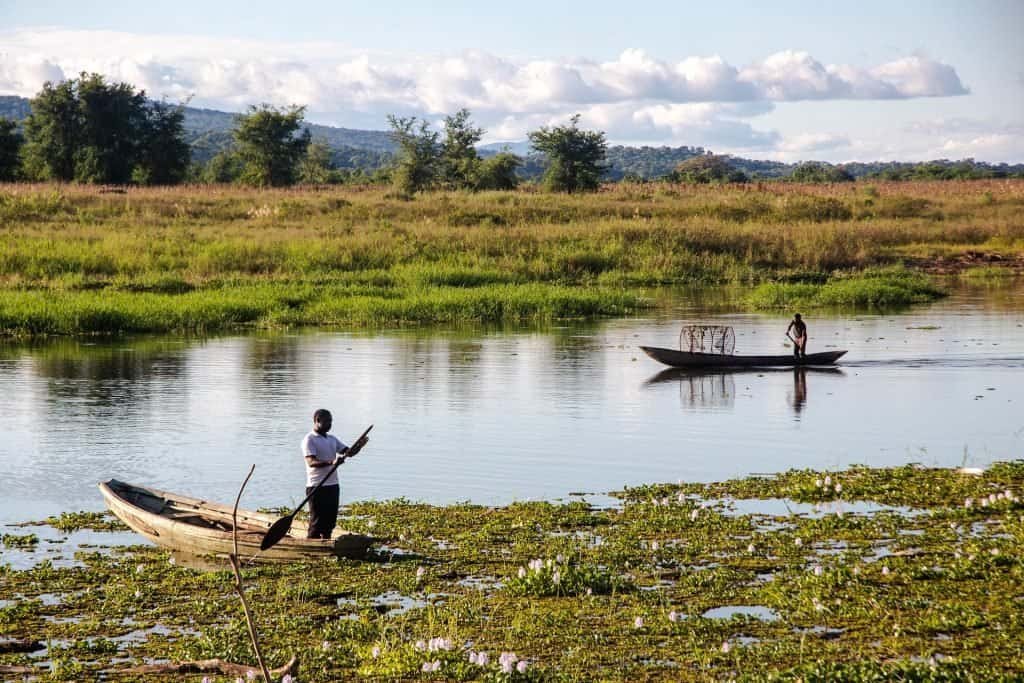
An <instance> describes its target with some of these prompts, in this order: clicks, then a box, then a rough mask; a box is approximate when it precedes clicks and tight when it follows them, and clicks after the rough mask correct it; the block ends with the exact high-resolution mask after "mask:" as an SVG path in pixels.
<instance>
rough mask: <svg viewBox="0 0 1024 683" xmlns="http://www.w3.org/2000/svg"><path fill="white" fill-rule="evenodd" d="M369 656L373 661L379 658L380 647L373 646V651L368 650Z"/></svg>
mask: <svg viewBox="0 0 1024 683" xmlns="http://www.w3.org/2000/svg"><path fill="white" fill-rule="evenodd" d="M370 656H371V657H373V658H374V659H377V658H378V657H380V647H378V646H376V645H374V646H373V649H372V650H370Z"/></svg>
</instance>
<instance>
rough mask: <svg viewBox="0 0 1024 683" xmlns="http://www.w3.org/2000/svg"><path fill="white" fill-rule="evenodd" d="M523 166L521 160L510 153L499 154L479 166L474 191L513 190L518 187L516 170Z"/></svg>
mask: <svg viewBox="0 0 1024 683" xmlns="http://www.w3.org/2000/svg"><path fill="white" fill-rule="evenodd" d="M522 165H523V160H522V159H520V158H519V157H517V156H516V155H515V154H512V153H511V152H501V153H499V154H495V155H494V156H493V157H491V158H489V159H484V160H483V162H481V164H480V171H479V173H478V174H477V179H476V184H475V185H474V189H477V190H514V189H515V188H516V187H517V186H518V185H519V176H518V175H516V169H518V168H519V167H520V166H522Z"/></svg>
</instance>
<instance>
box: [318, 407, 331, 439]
mask: <svg viewBox="0 0 1024 683" xmlns="http://www.w3.org/2000/svg"><path fill="white" fill-rule="evenodd" d="M332 424H334V418H333V417H331V411H329V410H327V409H326V408H321V409H320V410H318V411H316V412H315V413H313V431H314V432H316V433H317V434H326V433H327V432H329V431H331V425H332Z"/></svg>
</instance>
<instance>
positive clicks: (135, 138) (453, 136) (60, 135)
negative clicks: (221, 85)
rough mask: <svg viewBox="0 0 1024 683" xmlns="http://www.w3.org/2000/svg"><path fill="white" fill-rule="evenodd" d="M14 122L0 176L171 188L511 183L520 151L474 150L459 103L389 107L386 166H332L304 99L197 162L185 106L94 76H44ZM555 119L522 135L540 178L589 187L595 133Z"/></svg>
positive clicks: (594, 181) (253, 118) (599, 147)
mask: <svg viewBox="0 0 1024 683" xmlns="http://www.w3.org/2000/svg"><path fill="white" fill-rule="evenodd" d="M30 106H31V113H30V114H29V115H28V117H27V118H26V119H25V120H24V127H23V131H22V130H19V128H18V125H17V123H16V122H15V121H13V120H9V119H5V118H0V180H4V181H12V180H56V181H61V182H80V183H97V184H118V185H121V184H129V183H131V184H140V185H173V184H177V183H181V182H184V181H193V182H210V183H218V182H238V183H243V184H247V185H254V186H260V187H267V186H275V187H277V186H285V185H292V184H295V183H315V184H325V183H337V182H346V181H349V182H352V181H369V182H390V183H392V184H394V185H395V187H396V189H397V190H398V191H399V192H400V193H402V194H403V195H412V194H415V193H417V192H422V191H426V190H433V189H455V190H470V191H477V190H505V189H512V188H514V187H516V185H517V184H518V183H519V177H518V176H517V175H516V169H518V168H519V167H520V166H522V164H523V160H522V159H521V158H520V157H518V156H516V155H515V154H512V153H510V152H500V153H498V154H496V155H493V156H489V157H487V158H484V157H482V156H481V155H480V154H479V152H478V151H477V145H478V143H479V142H480V140H481V139H482V138H483V135H484V130H483V129H482V128H479V127H477V126H475V125H473V122H472V120H471V118H470V116H471V115H470V112H469V111H468V110H466V109H462V110H460V111H458V112H457V113H455V114H454V115H451V116H448V117H446V118H445V119H444V127H443V130H442V131H435V130H432V129H431V126H430V124H429V123H428V122H427V121H425V120H421V119H417V118H416V117H397V116H389V117H388V123H389V125H390V127H391V131H390V136H391V139H392V140H393V141H394V143H395V145H396V147H397V154H396V155H395V156H394V159H393V161H392V163H391V164H390V165H388V166H386V167H384V168H381V169H378V170H377V171H375V172H374V173H373V174H367V173H365V172H363V171H360V170H358V169H357V170H354V171H353V170H344V169H339V168H338V167H337V165H336V164H335V162H334V159H333V158H332V155H333V152H332V150H331V148H330V147H329V146H328V145H327V144H326V143H325V142H324V141H320V140H316V141H315V140H313V139H312V135H311V134H310V132H309V129H308V128H307V127H305V126H304V122H305V108H304V107H298V106H292V107H275V106H272V105H269V104H263V105H259V106H250V107H249V108H248V109H247V111H246V112H245V113H244V114H240V115H238V116H237V117H236V118H235V125H234V128H233V129H232V131H231V138H232V139H231V144H230V146H229V147H228V148H227V149H224V150H222V151H220V152H218V153H216V154H214V155H213V157H212V158H210V160H209V161H208V162H207V163H206V164H203V165H202V166H199V165H197V164H193V163H192V162H191V150H190V147H189V145H188V143H187V142H186V141H185V128H184V120H185V115H184V108H185V104H184V103H183V104H179V105H172V104H169V103H167V102H166V101H159V102H157V101H153V100H150V99H148V98H147V97H146V93H145V91H144V90H136V89H135V87H134V86H132V85H130V84H128V83H108V82H107V81H106V80H105V79H104V77H103V76H101V75H99V74H86V73H82V74H80V76H79V77H78V78H73V79H69V80H66V81H61V82H59V83H53V82H47V83H45V84H44V85H43V88H42V90H41V91H40V92H39V93H38V94H37V95H36V96H35V97H34V98H33V99H32V100H31V102H30ZM578 124H579V116H578V115H577V116H574V117H572V118H571V119H570V121H569V123H568V124H567V125H564V126H554V127H550V128H549V127H541V128H540V129H538V130H535V131H532V132H531V133H530V134H529V138H530V141H531V144H532V146H533V148H534V150H536V151H537V152H539V153H541V154H543V155H544V156H545V158H546V169H545V171H544V177H543V185H544V186H545V187H546V188H548V189H550V190H552V191H556V192H580V191H587V190H594V189H596V188H597V187H598V185H599V183H600V181H601V177H602V175H603V174H604V172H605V171H606V170H607V166H606V165H605V164H604V159H605V155H606V153H607V149H608V145H607V142H606V141H605V137H604V133H603V132H598V131H586V130H581V129H580V128H579V125H578Z"/></svg>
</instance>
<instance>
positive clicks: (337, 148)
mask: <svg viewBox="0 0 1024 683" xmlns="http://www.w3.org/2000/svg"><path fill="white" fill-rule="evenodd" d="M30 113H31V108H30V106H29V100H28V99H26V98H23V97H16V96H10V95H0V118H8V119H13V120H15V121H20V120H22V119H24V118H25V117H27V116H28V115H29V114H30ZM235 121H236V115H235V114H232V113H229V112H223V111H216V110H213V109H199V108H196V107H185V122H184V128H185V141H186V142H187V143H188V145H189V147H190V148H191V150H192V160H193V162H197V163H200V164H203V163H206V162H207V161H209V160H210V159H211V158H212V157H213V156H214V155H216V154H217V153H218V152H221V151H224V150H226V149H228V148H229V147H230V146H231V144H232V141H233V138H232V134H231V131H232V129H233V128H234V126H235ZM304 127H305V128H308V129H309V131H310V133H311V135H312V137H313V140H317V141H321V142H323V143H325V144H326V145H327V146H328V147H329V148H330V150H331V162H332V164H333V166H334V167H335V168H338V169H349V170H354V169H363V170H365V171H367V172H372V171H374V170H376V169H379V168H382V167H384V166H388V165H389V164H390V163H391V162H392V159H393V154H394V152H395V151H396V147H395V143H394V142H393V140H392V138H391V134H390V133H389V132H388V131H383V130H356V129H352V128H336V127H333V126H324V125H319V124H312V123H305V124H304ZM506 147H507V148H508V150H509V151H511V152H513V153H517V154H521V155H522V154H523V152H524V150H527V149H529V147H528V144H527V143H525V142H514V143H507V144H505V143H500V144H491V145H482V146H481V147H480V153H481V155H482V156H483V157H489V156H493V155H494V154H497V153H498V152H500V151H502V149H503V148H506ZM707 151H708V150H705V149H704V148H703V147H698V146H693V147H690V146H682V147H646V146H645V147H626V146H622V145H616V146H611V147H609V148H608V154H607V157H606V164H607V165H608V171H607V172H606V174H605V177H606V178H607V179H609V180H623V179H645V180H651V179H656V178H661V177H664V176H666V175H668V174H670V173H672V172H673V171H674V170H675V169H676V167H677V166H678V165H679V164H680V163H681V162H683V161H686V160H687V159H690V158H692V157H695V156H698V155H702V154H706V153H707ZM728 160H729V163H730V164H731V165H732V166H733V167H735V168H736V169H738V170H740V171H743V173H745V174H746V176H747V177H748V178H750V179H752V180H756V179H759V178H763V179H775V178H785V177H788V176H789V175H791V174H792V173H793V171H794V170H795V169H797V168H798V167H799V166H800V165H801V164H787V163H782V162H779V161H767V160H756V159H744V158H740V157H728ZM523 162H524V163H523V164H522V166H520V167H519V169H518V171H517V174H518V175H519V176H520V177H522V178H525V179H536V178H539V177H540V176H541V174H542V173H543V171H544V159H543V157H541V156H540V155H537V154H526V155H525V156H524V157H523ZM820 165H821V166H823V167H826V168H831V167H834V165H831V164H825V163H822V164H820ZM842 169H843V170H845V172H846V173H847V174H849V176H852V177H853V178H861V177H877V178H880V179H887V180H909V179H929V178H930V179H952V178H972V177H1003V176H1011V175H1021V174H1024V164H988V163H985V162H974V161H973V160H966V161H949V160H946V159H941V160H937V161H931V162H926V163H920V162H895V161H885V162H882V161H879V162H852V163H848V164H843V165H842Z"/></svg>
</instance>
